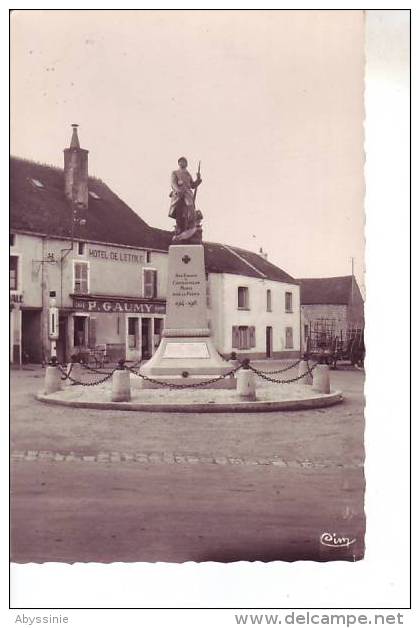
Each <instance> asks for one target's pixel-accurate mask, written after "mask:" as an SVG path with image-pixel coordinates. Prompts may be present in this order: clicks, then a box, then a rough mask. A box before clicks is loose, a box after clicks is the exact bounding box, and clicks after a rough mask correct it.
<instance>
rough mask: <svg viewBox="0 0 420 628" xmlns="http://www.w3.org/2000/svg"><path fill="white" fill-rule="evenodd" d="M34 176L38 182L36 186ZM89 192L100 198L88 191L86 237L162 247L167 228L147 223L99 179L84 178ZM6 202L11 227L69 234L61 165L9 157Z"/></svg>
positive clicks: (63, 234) (103, 240)
mask: <svg viewBox="0 0 420 628" xmlns="http://www.w3.org/2000/svg"><path fill="white" fill-rule="evenodd" d="M34 179H35V180H37V181H40V182H41V183H42V184H43V187H42V188H41V187H37V186H36V185H35V184H34V183H33V180H34ZM89 191H90V192H94V193H95V194H96V195H97V196H98V197H99V198H98V199H96V198H92V197H91V196H90V195H89V207H88V210H87V212H88V213H87V216H88V220H87V226H86V231H85V237H86V239H88V240H93V241H97V242H110V243H113V244H126V245H130V246H135V247H140V248H142V247H144V248H154V249H164V250H165V249H167V247H168V236H167V235H166V232H161V231H160V230H158V229H153V228H152V227H150V226H149V225H148V224H147V223H145V222H144V220H142V219H141V218H140V216H138V215H137V214H136V213H135V212H134V211H133V210H132V209H130V207H128V205H126V204H125V203H124V201H122V200H121V199H120V198H119V197H118V196H117V195H116V194H114V192H112V190H110V189H109V187H108V186H107V185H105V183H103V182H102V181H101V180H99V179H95V178H93V177H89ZM10 205H11V228H12V229H16V230H21V231H30V232H35V233H42V234H46V235H49V236H58V237H69V236H70V234H71V227H70V225H71V209H70V205H69V203H68V201H67V200H66V198H65V196H64V173H63V170H62V169H60V168H54V167H52V166H47V165H44V164H39V163H36V162H33V161H27V160H25V159H18V158H16V157H14V158H12V159H11V164H10Z"/></svg>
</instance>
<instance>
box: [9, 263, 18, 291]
mask: <svg viewBox="0 0 420 628" xmlns="http://www.w3.org/2000/svg"><path fill="white" fill-rule="evenodd" d="M18 266H19V258H18V256H17V255H11V256H10V263H9V271H10V290H17V289H18Z"/></svg>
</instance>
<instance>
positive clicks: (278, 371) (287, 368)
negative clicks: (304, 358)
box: [260, 358, 301, 375]
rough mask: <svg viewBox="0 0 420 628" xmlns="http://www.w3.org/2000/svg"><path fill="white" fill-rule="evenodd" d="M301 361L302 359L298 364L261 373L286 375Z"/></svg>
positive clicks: (297, 361)
mask: <svg viewBox="0 0 420 628" xmlns="http://www.w3.org/2000/svg"><path fill="white" fill-rule="evenodd" d="M300 361H301V359H300V358H299V360H296V362H293V363H292V364H289V366H286V367H285V368H282V369H277V370H275V371H260V373H264V375H276V373H285V372H286V371H290V369H293V368H295V366H297V365H298V364H299V362H300Z"/></svg>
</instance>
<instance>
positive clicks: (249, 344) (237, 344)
mask: <svg viewBox="0 0 420 628" xmlns="http://www.w3.org/2000/svg"><path fill="white" fill-rule="evenodd" d="M255 346H256V339H255V327H254V326H250V327H248V326H246V325H239V326H237V325H234V326H233V327H232V349H242V350H245V349H253V348H254V347H255Z"/></svg>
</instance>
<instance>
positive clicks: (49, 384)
mask: <svg viewBox="0 0 420 628" xmlns="http://www.w3.org/2000/svg"><path fill="white" fill-rule="evenodd" d="M59 390H61V373H60V371H59V369H58V366H47V368H46V369H45V389H44V393H45V394H46V395H50V394H51V393H55V392H58V391H59Z"/></svg>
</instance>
